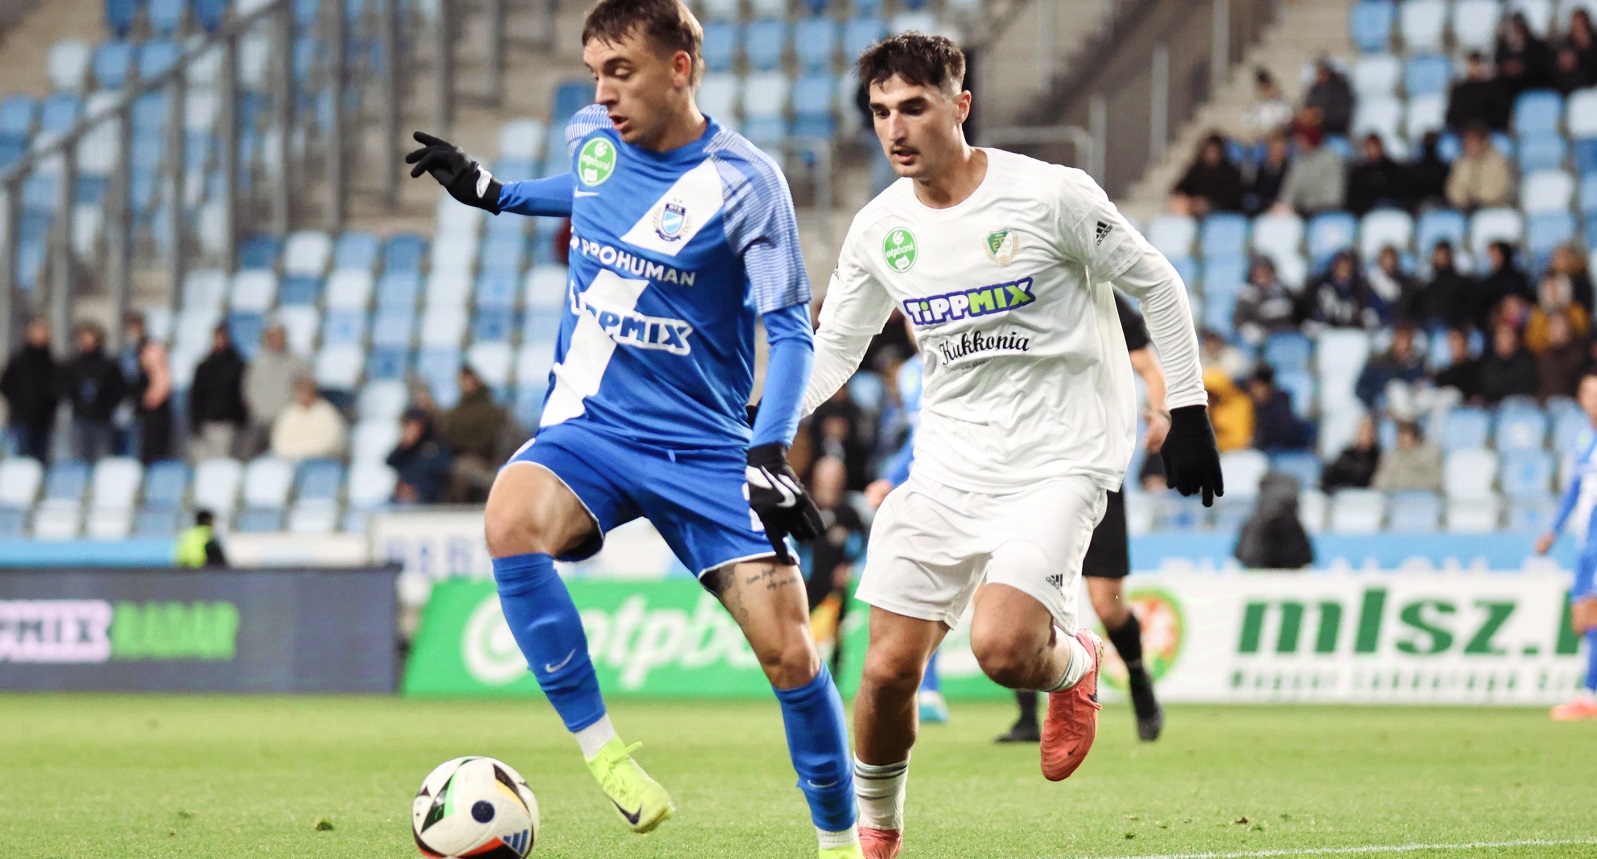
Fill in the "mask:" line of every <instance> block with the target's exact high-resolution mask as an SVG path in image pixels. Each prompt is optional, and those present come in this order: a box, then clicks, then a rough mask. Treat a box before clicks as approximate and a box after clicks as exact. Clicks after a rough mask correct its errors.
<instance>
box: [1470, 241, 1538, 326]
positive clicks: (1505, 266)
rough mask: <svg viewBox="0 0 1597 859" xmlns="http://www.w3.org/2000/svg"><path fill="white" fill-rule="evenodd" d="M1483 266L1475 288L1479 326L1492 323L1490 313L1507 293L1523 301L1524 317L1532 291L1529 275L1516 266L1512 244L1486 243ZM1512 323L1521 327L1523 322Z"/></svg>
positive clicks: (1493, 319)
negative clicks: (1483, 270) (1483, 272)
mask: <svg viewBox="0 0 1597 859" xmlns="http://www.w3.org/2000/svg"><path fill="white" fill-rule="evenodd" d="M1486 266H1487V271H1486V276H1485V277H1483V278H1481V281H1480V285H1479V286H1477V287H1476V288H1475V320H1476V324H1477V325H1479V326H1480V327H1481V330H1483V331H1490V330H1491V329H1492V326H1494V325H1495V324H1496V319H1495V318H1494V314H1496V313H1498V312H1499V311H1500V310H1501V308H1502V305H1503V299H1505V298H1508V297H1509V296H1513V297H1515V298H1518V299H1520V300H1522V301H1524V302H1525V312H1526V316H1527V320H1528V317H1529V312H1530V306H1531V305H1532V304H1534V303H1535V302H1536V293H1535V292H1534V291H1533V290H1532V289H1531V288H1530V280H1529V278H1526V277H1525V273H1524V272H1523V271H1520V269H1519V262H1518V261H1517V260H1516V259H1515V258H1514V246H1513V245H1511V244H1509V243H1508V242H1503V241H1497V242H1492V243H1491V244H1489V245H1487V246H1486ZM1514 327H1516V328H1522V327H1523V322H1522V321H1521V320H1518V319H1516V320H1514Z"/></svg>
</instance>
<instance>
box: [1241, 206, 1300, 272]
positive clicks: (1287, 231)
mask: <svg viewBox="0 0 1597 859" xmlns="http://www.w3.org/2000/svg"><path fill="white" fill-rule="evenodd" d="M1302 246H1303V219H1302V218H1299V217H1298V216H1297V215H1275V214H1266V215H1260V216H1259V217H1258V218H1256V219H1254V221H1253V251H1254V253H1258V254H1263V255H1265V256H1268V257H1270V258H1271V259H1272V260H1275V263H1276V265H1277V266H1279V265H1280V264H1281V260H1283V259H1285V258H1287V257H1292V256H1296V255H1297V253H1298V250H1299V249H1300V248H1301V247H1302Z"/></svg>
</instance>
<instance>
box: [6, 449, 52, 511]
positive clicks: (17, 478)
mask: <svg viewBox="0 0 1597 859" xmlns="http://www.w3.org/2000/svg"><path fill="white" fill-rule="evenodd" d="M43 482H44V466H43V465H41V464H40V463H39V461H38V460H37V459H30V458H27V457H21V456H13V457H8V458H6V459H0V507H15V508H22V509H26V508H29V507H32V506H33V499H34V498H35V497H37V496H38V494H39V486H40V485H41V484H42V483H43Z"/></svg>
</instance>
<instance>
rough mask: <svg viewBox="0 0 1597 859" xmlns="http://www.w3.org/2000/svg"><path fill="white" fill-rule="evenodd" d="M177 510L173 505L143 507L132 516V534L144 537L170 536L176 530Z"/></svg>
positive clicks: (173, 534) (174, 533)
mask: <svg viewBox="0 0 1597 859" xmlns="http://www.w3.org/2000/svg"><path fill="white" fill-rule="evenodd" d="M179 515H180V514H179V512H178V510H177V509H176V508H173V507H143V508H140V510H139V512H138V513H137V514H136V515H135V516H134V518H133V536H134V537H139V538H144V539H161V538H165V537H172V536H175V535H176V534H177V531H178V516H179Z"/></svg>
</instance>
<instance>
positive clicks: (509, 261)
mask: <svg viewBox="0 0 1597 859" xmlns="http://www.w3.org/2000/svg"><path fill="white" fill-rule="evenodd" d="M496 220H504V219H503V218H499V219H496ZM526 258H527V240H526V238H525V237H523V236H520V235H513V234H506V233H503V232H501V233H500V234H498V235H493V236H489V237H488V238H487V240H486V241H484V242H483V244H482V249H481V250H480V251H479V252H478V259H480V260H481V262H482V273H483V274H506V275H509V276H510V277H511V278H512V279H517V278H519V277H520V276H521V271H522V269H523V268H525V267H526V262H527V259H526Z"/></svg>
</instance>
